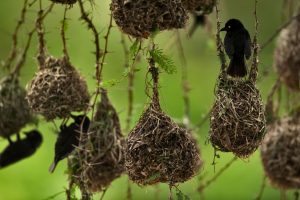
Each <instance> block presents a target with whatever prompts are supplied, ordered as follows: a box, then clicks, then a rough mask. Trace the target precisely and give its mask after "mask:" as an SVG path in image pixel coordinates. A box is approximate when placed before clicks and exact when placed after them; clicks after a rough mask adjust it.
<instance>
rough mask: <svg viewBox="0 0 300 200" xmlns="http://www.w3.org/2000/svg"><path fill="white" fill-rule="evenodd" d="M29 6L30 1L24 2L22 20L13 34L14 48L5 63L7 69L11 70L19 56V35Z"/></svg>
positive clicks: (25, 0)
mask: <svg viewBox="0 0 300 200" xmlns="http://www.w3.org/2000/svg"><path fill="white" fill-rule="evenodd" d="M27 6H28V0H24V3H23V8H22V10H21V16H20V19H19V20H18V23H17V25H16V27H15V30H14V32H13V34H12V42H13V44H12V48H11V50H10V53H9V56H8V58H7V59H6V61H5V62H4V67H5V68H6V69H8V70H9V69H10V67H11V64H12V61H13V60H14V59H15V58H16V56H17V46H18V35H19V30H20V28H21V26H22V25H23V24H24V22H25V16H26V12H27Z"/></svg>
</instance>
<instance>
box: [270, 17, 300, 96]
mask: <svg viewBox="0 0 300 200" xmlns="http://www.w3.org/2000/svg"><path fill="white" fill-rule="evenodd" d="M299 55H300V18H299V19H296V20H293V21H292V22H291V24H290V25H289V26H288V27H287V28H285V29H283V30H282V31H281V33H280V35H279V37H278V41H277V47H276V49H275V53H274V63H275V64H274V65H275V69H276V71H277V73H278V75H279V77H280V80H281V81H282V82H283V83H284V84H285V85H286V86H287V87H288V88H289V89H291V90H292V91H300V85H299V76H300V56H299Z"/></svg>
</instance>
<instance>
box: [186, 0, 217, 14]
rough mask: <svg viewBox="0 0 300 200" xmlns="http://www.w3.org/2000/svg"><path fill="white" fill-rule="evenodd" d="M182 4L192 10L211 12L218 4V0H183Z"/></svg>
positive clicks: (202, 12)
mask: <svg viewBox="0 0 300 200" xmlns="http://www.w3.org/2000/svg"><path fill="white" fill-rule="evenodd" d="M182 4H183V6H184V7H185V8H186V9H187V10H188V11H190V12H200V13H201V14H210V13H211V12H212V11H213V9H214V7H215V5H216V0H182Z"/></svg>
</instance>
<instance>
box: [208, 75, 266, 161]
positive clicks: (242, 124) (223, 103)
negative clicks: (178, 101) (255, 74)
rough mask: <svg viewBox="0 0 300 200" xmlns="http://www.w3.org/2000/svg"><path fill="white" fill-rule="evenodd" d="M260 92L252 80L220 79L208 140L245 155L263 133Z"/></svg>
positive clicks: (263, 120) (237, 154) (255, 144)
mask: <svg viewBox="0 0 300 200" xmlns="http://www.w3.org/2000/svg"><path fill="white" fill-rule="evenodd" d="M265 124H266V121H265V115H264V107H263V104H262V100H261V97H260V93H259V91H258V89H257V88H256V87H255V85H254V84H253V83H252V82H251V81H243V80H229V79H225V80H224V79H221V80H220V83H219V87H218V90H217V93H216V101H215V103H214V106H213V109H212V113H211V121H210V141H211V143H212V145H213V146H214V148H215V149H217V150H220V151H223V152H233V153H234V154H235V155H236V156H238V157H242V158H244V157H248V156H249V155H251V154H252V153H253V152H254V151H255V150H256V149H257V148H258V146H259V145H260V143H261V141H262V140H263V137H264V135H265V126H266V125H265Z"/></svg>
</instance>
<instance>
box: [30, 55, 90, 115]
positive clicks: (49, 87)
mask: <svg viewBox="0 0 300 200" xmlns="http://www.w3.org/2000/svg"><path fill="white" fill-rule="evenodd" d="M27 99H28V102H29V105H30V107H31V109H32V110H33V111H34V112H36V113H38V114H41V115H43V116H44V117H45V118H46V120H53V119H55V118H57V117H58V118H65V117H68V116H69V115H70V113H71V112H73V111H78V112H80V111H84V110H86V109H87V108H88V106H89V94H88V91H87V85H86V82H85V81H84V79H83V78H82V77H81V76H80V75H79V73H78V72H77V71H76V70H75V68H74V67H73V66H72V65H71V64H70V62H69V61H68V59H67V58H66V57H63V58H61V59H56V58H53V57H48V58H47V59H46V61H45V65H44V66H41V67H40V70H39V71H38V72H37V73H36V75H35V77H34V78H33V79H32V81H31V83H30V84H29V86H28V91H27Z"/></svg>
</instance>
